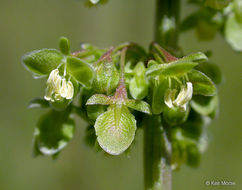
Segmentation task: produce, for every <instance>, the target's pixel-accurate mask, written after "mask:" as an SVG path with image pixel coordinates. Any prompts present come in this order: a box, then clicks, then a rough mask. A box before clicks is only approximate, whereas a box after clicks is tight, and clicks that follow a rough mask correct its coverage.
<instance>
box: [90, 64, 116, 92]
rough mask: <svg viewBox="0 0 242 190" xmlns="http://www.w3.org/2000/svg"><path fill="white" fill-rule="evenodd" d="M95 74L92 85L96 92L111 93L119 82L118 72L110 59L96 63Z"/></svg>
mask: <svg viewBox="0 0 242 190" xmlns="http://www.w3.org/2000/svg"><path fill="white" fill-rule="evenodd" d="M95 70H96V76H95V78H94V80H93V84H92V87H93V89H94V90H95V91H96V92H98V93H105V94H111V93H112V92H113V91H114V90H115V89H116V88H117V85H118V83H119V72H118V71H117V68H116V67H115V65H114V63H113V62H111V61H104V62H100V63H98V64H97V66H96V68H95Z"/></svg>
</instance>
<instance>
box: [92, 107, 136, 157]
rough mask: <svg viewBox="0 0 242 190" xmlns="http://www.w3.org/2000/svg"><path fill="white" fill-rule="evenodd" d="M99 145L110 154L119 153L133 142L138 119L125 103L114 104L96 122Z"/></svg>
mask: <svg viewBox="0 0 242 190" xmlns="http://www.w3.org/2000/svg"><path fill="white" fill-rule="evenodd" d="M94 127H95V130H96V135H97V140H98V143H99V145H100V146H101V147H102V148H103V150H104V151H106V152H107V153H109V154H112V155H119V154H121V153H122V152H124V151H125V150H126V149H127V148H128V147H129V146H130V144H131V143H132V141H133V140H134V136H135V130H136V121H135V118H134V116H133V115H132V114H131V113H130V112H129V110H128V108H127V107H126V106H124V105H113V106H111V107H109V109H108V111H107V112H105V113H103V114H101V115H100V116H99V117H98V118H97V120H96V123H95V126H94Z"/></svg>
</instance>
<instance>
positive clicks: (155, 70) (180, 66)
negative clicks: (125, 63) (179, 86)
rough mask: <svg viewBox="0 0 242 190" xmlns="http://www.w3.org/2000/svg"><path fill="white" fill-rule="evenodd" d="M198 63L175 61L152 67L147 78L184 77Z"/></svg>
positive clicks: (148, 70) (147, 72)
mask: <svg viewBox="0 0 242 190" xmlns="http://www.w3.org/2000/svg"><path fill="white" fill-rule="evenodd" d="M196 65H197V63H194V62H189V61H186V60H185V61H182V60H178V61H174V62H171V63H167V64H159V65H155V64H154V65H152V66H151V67H149V68H148V69H147V71H146V76H147V77H155V76H157V75H164V76H182V75H184V74H185V73H187V72H188V71H190V70H192V68H193V67H195V66H196Z"/></svg>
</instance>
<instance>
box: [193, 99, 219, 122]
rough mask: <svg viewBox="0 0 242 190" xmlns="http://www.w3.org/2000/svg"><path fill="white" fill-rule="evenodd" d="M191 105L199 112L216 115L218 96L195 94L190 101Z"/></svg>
mask: <svg viewBox="0 0 242 190" xmlns="http://www.w3.org/2000/svg"><path fill="white" fill-rule="evenodd" d="M191 107H192V108H193V109H194V110H195V111H196V112H197V113H199V114H201V115H206V116H211V117H212V118H213V117H214V116H216V112H217V109H218V96H201V95H196V96H194V97H193V99H192V101H191Z"/></svg>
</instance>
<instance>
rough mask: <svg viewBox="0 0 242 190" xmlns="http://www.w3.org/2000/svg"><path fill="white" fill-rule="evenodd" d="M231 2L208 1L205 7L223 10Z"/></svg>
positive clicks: (227, 0)
mask: <svg viewBox="0 0 242 190" xmlns="http://www.w3.org/2000/svg"><path fill="white" fill-rule="evenodd" d="M230 2H231V0H206V1H205V6H208V7H210V8H213V9H218V10H221V9H223V8H225V7H227V6H228V4H229V3H230Z"/></svg>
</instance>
